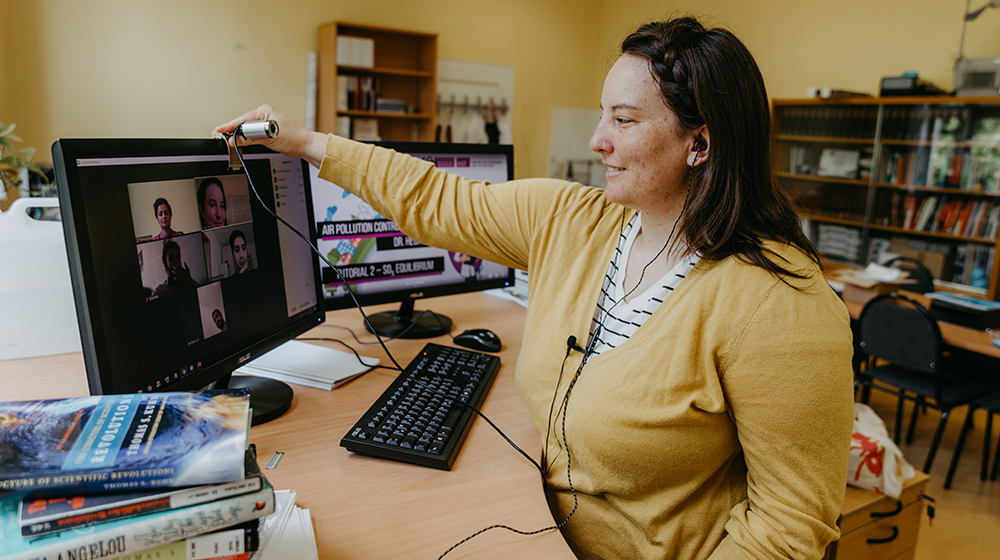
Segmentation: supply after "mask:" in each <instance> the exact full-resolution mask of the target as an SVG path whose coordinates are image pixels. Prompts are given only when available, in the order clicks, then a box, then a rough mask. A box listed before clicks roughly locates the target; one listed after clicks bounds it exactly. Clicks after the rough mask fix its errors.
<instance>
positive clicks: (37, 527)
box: [21, 477, 261, 537]
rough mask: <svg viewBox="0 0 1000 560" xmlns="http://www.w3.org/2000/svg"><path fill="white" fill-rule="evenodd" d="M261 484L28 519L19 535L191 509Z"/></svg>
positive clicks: (244, 483)
mask: <svg viewBox="0 0 1000 560" xmlns="http://www.w3.org/2000/svg"><path fill="white" fill-rule="evenodd" d="M260 485H261V483H260V477H255V478H248V479H245V480H241V481H239V482H234V483H232V484H227V485H224V486H209V487H205V486H199V487H197V488H191V489H188V490H185V491H182V492H177V493H173V494H170V495H166V496H155V497H150V499H148V500H142V501H138V502H133V503H125V504H108V507H106V508H100V509H94V510H91V511H86V512H80V513H79V514H75V515H68V516H65V517H62V518H58V519H38V520H28V521H27V522H22V523H23V524H22V526H21V535H23V536H25V537H37V536H41V535H48V534H51V533H58V532H59V531H65V530H67V529H73V528H76V527H86V526H88V525H95V524H97V523H105V522H108V521H115V520H116V519H126V518H129V517H136V516H138V515H145V514H147V513H156V512H159V511H166V510H169V509H178V508H183V507H188V506H193V505H197V504H201V503H205V502H209V501H215V500H220V499H224V498H228V497H230V496H237V495H239V494H246V493H248V492H253V491H256V490H259V489H260Z"/></svg>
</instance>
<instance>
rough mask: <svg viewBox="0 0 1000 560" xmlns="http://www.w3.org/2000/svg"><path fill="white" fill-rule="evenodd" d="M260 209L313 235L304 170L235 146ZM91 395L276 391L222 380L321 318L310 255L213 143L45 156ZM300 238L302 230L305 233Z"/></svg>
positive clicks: (144, 144)
mask: <svg viewBox="0 0 1000 560" xmlns="http://www.w3.org/2000/svg"><path fill="white" fill-rule="evenodd" d="M244 150H245V154H246V155H245V156H244V159H245V161H246V170H247V172H248V173H249V174H250V176H251V177H253V183H254V185H255V186H256V187H257V189H259V191H260V192H261V193H262V195H263V200H264V203H265V204H267V205H268V207H269V208H270V209H271V210H273V211H274V212H276V213H277V214H278V215H279V216H281V217H282V218H283V219H285V220H286V221H288V222H289V223H290V224H292V225H293V226H295V227H296V228H298V229H299V230H301V231H303V232H312V229H311V228H312V219H311V217H312V197H311V196H310V195H311V191H310V183H309V171H308V164H307V163H305V162H304V161H302V160H300V159H298V158H290V157H287V156H283V155H280V154H277V153H274V152H272V151H270V150H267V149H265V148H260V147H246V148H245V149H244ZM52 155H53V162H54V163H55V168H56V183H57V185H58V189H59V201H60V208H61V209H62V220H63V229H64V233H65V238H66V245H67V249H68V250H67V252H68V255H69V265H70V272H71V277H72V283H73V292H74V298H75V300H76V309H77V317H78V319H79V323H80V334H81V338H82V346H83V355H84V361H85V364H86V368H87V380H88V384H89V388H90V392H91V394H95V395H97V394H110V393H134V392H143V393H145V392H154V391H182V390H198V389H201V388H204V387H206V386H208V385H210V384H212V383H216V385H215V386H216V387H225V386H226V384H227V383H228V386H230V387H250V388H251V406H252V407H253V411H254V423H255V424H256V423H260V422H264V421H267V420H269V419H272V418H276V417H277V416H279V415H281V414H282V413H283V412H284V411H285V410H287V409H288V407H289V405H290V404H291V400H292V390H291V388H290V387H289V386H288V385H285V384H284V383H281V382H277V381H272V380H270V379H263V378H254V377H250V376H231V374H232V372H233V370H234V369H235V368H237V367H238V366H240V365H242V364H245V363H247V362H249V361H251V360H253V359H254V358H255V357H257V356H259V355H261V354H263V353H265V352H267V351H268V350H271V349H273V348H274V347H276V346H278V345H279V344H281V343H283V342H285V341H286V340H289V339H292V338H294V337H296V336H298V335H299V334H301V333H302V332H305V331H306V330H308V329H311V328H313V327H315V326H316V325H318V324H320V323H322V322H323V321H324V317H325V315H324V310H323V302H322V294H321V292H320V285H319V267H318V265H317V263H316V258H315V256H314V254H313V253H312V251H311V250H310V248H309V247H308V245H307V244H306V243H304V242H303V241H302V240H301V239H299V238H298V237H297V236H295V234H293V233H291V232H290V231H288V229H287V228H285V227H284V226H283V225H281V224H280V223H278V222H277V221H276V220H275V219H274V218H273V217H272V216H271V215H270V214H269V213H268V212H267V211H266V210H265V209H264V208H263V207H262V206H261V203H260V202H259V201H258V199H257V198H256V197H255V196H254V194H253V192H252V191H251V189H249V183H248V180H247V176H246V175H245V174H244V171H243V170H241V169H239V168H238V166H237V167H236V168H233V167H231V164H230V158H229V154H228V151H227V148H226V144H225V142H223V141H220V140H207V139H206V140H162V139H161V140H125V139H94V140H85V139H60V140H58V141H56V143H55V144H54V145H53V147H52ZM307 235H308V234H307Z"/></svg>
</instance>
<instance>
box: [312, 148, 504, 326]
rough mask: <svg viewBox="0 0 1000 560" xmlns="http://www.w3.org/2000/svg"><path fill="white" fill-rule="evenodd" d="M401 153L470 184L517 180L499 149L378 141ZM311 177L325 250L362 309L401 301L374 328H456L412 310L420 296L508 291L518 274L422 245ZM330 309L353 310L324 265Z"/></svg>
mask: <svg viewBox="0 0 1000 560" xmlns="http://www.w3.org/2000/svg"><path fill="white" fill-rule="evenodd" d="M375 145H378V146H382V147H385V148H390V149H392V150H395V151H397V152H400V153H404V154H409V155H411V156H414V157H417V158H420V159H423V160H427V161H432V162H434V164H435V165H436V166H437V167H439V168H441V169H443V170H445V171H448V172H449V173H455V174H457V175H461V176H463V177H465V178H467V179H472V180H477V181H489V182H491V183H500V182H504V181H509V180H510V179H512V178H513V176H514V151H513V147H512V146H510V145H502V144H440V143H424V142H375ZM311 172H312V175H313V189H312V196H313V213H314V215H315V219H316V231H317V234H316V235H317V239H316V243H317V246H318V247H319V249H320V251H321V252H323V253H324V254H325V255H326V256H327V259H329V260H330V262H331V263H333V264H334V265H335V266H336V267H337V268H338V269H339V270H340V271H341V274H343V275H344V277H345V278H347V281H348V283H349V284H350V286H351V289H352V290H353V291H354V293H355V296H356V297H357V299H358V302H359V303H360V304H361V305H374V304H379V303H393V302H400V303H401V305H400V308H399V311H397V312H384V313H377V314H373V315H370V316H369V320H370V322H371V324H372V327H373V328H374V329H375V331H376V332H377V333H379V334H380V335H382V336H387V337H392V338H429V337H434V336H439V335H442V334H445V333H447V332H449V331H450V330H451V319H449V318H448V317H446V316H444V315H440V314H436V313H432V312H421V311H417V312H414V302H415V300H417V299H419V298H427V297H435V296H445V295H451V294H459V293H465V292H473V291H479V290H488V289H492V288H501V287H505V286H511V285H513V283H514V269H512V268H509V267H507V266H503V265H500V264H496V263H493V262H489V261H486V260H483V259H481V258H478V257H477V256H475V255H465V254H462V253H455V252H453V251H447V250H444V249H438V248H435V247H428V246H426V245H422V244H420V243H418V242H416V241H414V240H412V239H410V238H409V237H407V236H406V235H405V234H403V233H402V232H400V231H399V230H398V229H397V228H396V226H395V224H394V223H393V222H392V221H390V220H388V219H386V218H385V217H383V216H382V215H380V214H378V213H376V212H375V210H374V209H373V208H372V207H371V206H369V205H368V204H367V203H366V202H364V201H363V200H361V199H360V198H358V197H356V196H354V195H352V194H350V193H349V192H347V191H346V190H344V189H342V188H340V187H339V186H337V185H335V184H333V183H330V182H329V181H325V180H323V179H320V178H319V177H318V176H317V173H318V170H317V169H315V168H312V169H311ZM320 266H321V272H322V282H323V295H324V298H325V301H326V308H327V309H342V308H346V307H353V305H354V302H353V301H352V300H351V298H350V294H348V293H347V289H346V288H345V287H344V285H343V283H342V282H341V280H340V277H339V276H338V275H337V274H336V272H335V271H333V270H331V269H330V267H329V266H327V265H326V264H325V263H321V265H320Z"/></svg>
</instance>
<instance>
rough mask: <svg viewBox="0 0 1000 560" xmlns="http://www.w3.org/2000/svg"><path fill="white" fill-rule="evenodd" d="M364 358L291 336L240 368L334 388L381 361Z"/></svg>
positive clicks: (273, 376)
mask: <svg viewBox="0 0 1000 560" xmlns="http://www.w3.org/2000/svg"><path fill="white" fill-rule="evenodd" d="M361 359H362V360H363V361H364V364H362V363H361V362H359V361H358V357H357V356H355V355H354V354H349V353H347V352H341V351H340V350H334V349H333V348H327V347H325V346H318V345H316V344H309V343H307V342H300V341H298V340H289V341H288V342H286V343H284V344H282V345H281V346H278V347H277V348H275V349H274V350H271V351H270V352H268V353H267V354H264V355H263V356H261V357H259V358H257V359H255V360H254V361H253V362H251V363H249V364H247V365H245V366H242V367H240V368H239V369H237V370H236V372H237V373H243V374H248V375H260V376H262V377H270V378H273V379H279V380H280V381H286V382H289V383H297V384H300V385H307V386H309V387H317V388H320V389H327V390H330V389H332V388H333V387H336V386H338V385H340V384H342V383H345V382H347V381H349V380H351V379H353V378H355V377H357V376H358V375H361V374H362V373H364V372H366V371H368V370H369V369H370V368H371V366H375V365H378V364H379V362H380V360H379V359H378V358H369V357H365V356H362V357H361Z"/></svg>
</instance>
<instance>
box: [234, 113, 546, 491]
mask: <svg viewBox="0 0 1000 560" xmlns="http://www.w3.org/2000/svg"><path fill="white" fill-rule="evenodd" d="M240 126H241V127H242V125H240ZM239 133H240V128H237V129H236V132H233V133H230V134H228V135H226V137H227V138H229V137H232V136H234V135H235V134H239ZM233 150H235V151H236V156H237V157H238V158H239V160H240V164H241V165H242V166H243V172H244V173H245V174H246V176H247V181H248V183H249V185H250V190H251V191H253V194H254V196H255V197H256V198H257V201H258V202H260V205H261V207H263V208H264V210H266V211H267V212H268V213H269V214H270V215H271V216H273V217H274V218H275V219H276V220H278V221H279V222H281V223H282V224H284V225H285V227H287V228H288V229H290V230H291V231H292V232H293V233H295V235H297V236H299V238H301V239H302V240H303V241H305V242H306V245H308V246H309V248H310V249H312V250H313V252H314V253H316V254H317V255H319V258H320V259H322V260H323V262H325V263H326V264H327V266H329V267H330V268H332V269H333V271H334V272H336V273H337V277H338V278H340V281H341V282H343V283H344V286H345V287H347V292H348V293H349V294H351V300H352V301H353V302H354V305H355V306H356V307H357V308H358V311H360V312H361V316H362V317H363V318H364V321H365V324H366V325H367V326H368V328H369V330H371V332H372V333H373V334H374V335H375V338H376V339H378V343H379V345H380V346H381V347H382V350H384V351H385V353H386V355H387V356H388V357H389V360H391V361H392V363H393V365H394V366H396V368H397V370H398V371H400V372H401V371H403V367H402V366H400V365H399V362H397V361H396V358H394V357H393V355H392V353H391V352H389V349H388V348H387V347H386V346H385V343H384V342H383V341H382V337H381V336H379V334H378V333H377V332H375V329H374V327H372V325H371V323H370V322H369V321H368V316H367V315H365V311H364V309H362V308H361V304H360V303H359V302H358V300H357V298H356V297H355V296H354V291H353V290H351V289H350V285H349V284H348V283H347V280H346V279H345V278H344V276H343V274H341V273H340V271H339V270H337V267H335V266H334V265H333V263H331V262H330V261H329V259H327V258H326V256H325V255H323V254H322V252H321V251H320V250H319V248H318V247H316V246H315V245H313V243H312V241H310V240H309V239H308V238H307V237H306V236H305V235H303V234H302V233H301V232H300V231H299V230H297V229H295V227H294V226H292V225H291V224H289V223H288V222H287V221H285V220H284V219H283V218H282V217H281V216H278V215H277V214H275V213H274V212H272V211H271V209H270V208H268V207H267V205H266V204H264V201H263V199H261V197H260V194H259V193H258V192H257V187H255V186H254V184H253V178H251V177H250V170H249V169H247V164H246V162H245V161H244V160H243V154H242V153H241V152H240V149H239V148H238V147H237V146H236V139H235V138H234V139H233ZM435 317H437V315H435ZM352 333H353V331H352ZM449 334H451V333H449ZM452 338H454V337H452ZM337 342H340V341H337ZM341 344H343V343H342V342H341ZM345 346H346V345H345ZM351 350H352V351H353V350H354V349H353V348H352V349H351ZM354 354H355V356H358V359H359V360H360V359H361V356H360V355H358V353H357V352H354ZM361 363H362V364H364V362H363V361H362V362H361ZM365 365H367V364H365ZM382 367H387V366H382ZM413 381H414V383H415V384H417V385H418V386H420V385H423V387H424V388H426V387H428V385H427V384H426V383H424V382H422V381H420V380H419V379H414V380H413ZM436 392H437V393H438V394H441V395H443V396H447V395H446V394H445V393H441V392H440V391H436ZM454 402H456V403H458V404H461V405H462V406H464V407H465V408H467V409H469V410H471V411H472V412H474V413H476V415H477V416H479V417H480V418H482V419H483V420H485V421H486V423H487V424H489V425H490V426H491V427H492V428H493V429H494V430H496V432H497V433H498V434H500V437H502V438H503V439H504V440H505V441H507V443H509V444H510V445H511V447H513V448H514V449H515V450H516V451H517V452H518V453H520V454H521V455H522V456H524V457H525V458H526V459H528V461H530V462H531V464H532V465H534V466H535V468H537V469H538V470H539V472H541V470H542V468H541V466H539V464H538V463H537V462H535V460H534V459H532V458H531V457H530V456H529V455H528V454H527V453H525V452H524V450H522V449H521V448H520V447H518V446H517V445H516V444H515V443H514V442H513V441H511V439H510V438H509V437H507V434H505V433H503V431H502V430H501V429H500V428H499V427H497V425H496V424H494V423H493V421H492V420H490V419H489V418H487V417H486V416H485V415H484V414H483V413H482V412H480V411H479V410H477V409H476V407H474V406H472V405H470V404H468V403H464V402H462V401H461V400H457V399H456V400H455V401H454Z"/></svg>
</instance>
